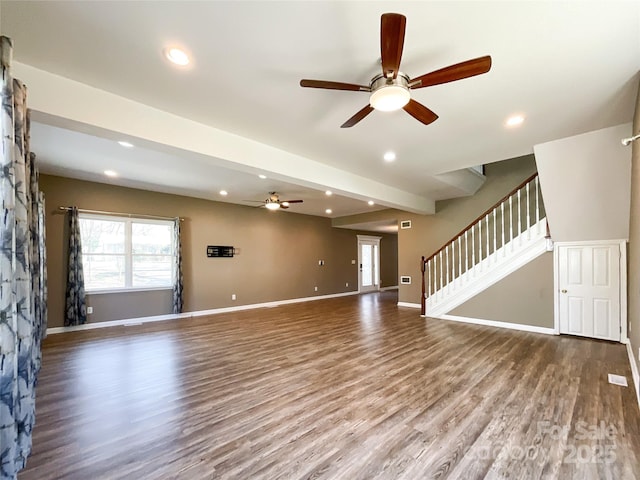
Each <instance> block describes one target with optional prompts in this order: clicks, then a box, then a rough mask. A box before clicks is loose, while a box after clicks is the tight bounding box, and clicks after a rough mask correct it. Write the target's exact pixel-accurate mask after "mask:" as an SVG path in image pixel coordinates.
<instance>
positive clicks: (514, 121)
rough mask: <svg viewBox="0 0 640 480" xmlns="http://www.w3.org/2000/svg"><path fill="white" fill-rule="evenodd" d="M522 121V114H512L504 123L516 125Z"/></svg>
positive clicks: (511, 125) (509, 125)
mask: <svg viewBox="0 0 640 480" xmlns="http://www.w3.org/2000/svg"><path fill="white" fill-rule="evenodd" d="M522 122H524V117H523V116H522V115H513V116H511V117H509V118H508V119H507V121H506V122H505V125H506V126H507V127H517V126H518V125H521V124H522Z"/></svg>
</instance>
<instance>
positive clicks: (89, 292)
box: [84, 287, 173, 295]
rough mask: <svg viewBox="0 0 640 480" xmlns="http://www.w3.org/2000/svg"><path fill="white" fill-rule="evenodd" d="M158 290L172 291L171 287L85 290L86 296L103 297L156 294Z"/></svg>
mask: <svg viewBox="0 0 640 480" xmlns="http://www.w3.org/2000/svg"><path fill="white" fill-rule="evenodd" d="M158 290H173V287H150V288H142V287H133V288H110V289H109V288H105V289H100V290H85V292H84V293H85V294H86V295H103V294H111V293H137V292H156V291H158Z"/></svg>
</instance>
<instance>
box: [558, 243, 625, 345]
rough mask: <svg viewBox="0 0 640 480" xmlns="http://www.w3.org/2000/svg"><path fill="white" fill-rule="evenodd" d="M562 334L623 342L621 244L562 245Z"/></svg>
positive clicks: (559, 271)
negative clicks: (621, 329)
mask: <svg viewBox="0 0 640 480" xmlns="http://www.w3.org/2000/svg"><path fill="white" fill-rule="evenodd" d="M558 290H559V291H558V313H559V323H560V333H566V334H570V335H581V336H585V337H592V338H601V339H605V340H615V341H620V295H621V291H620V245H619V244H603V245H558Z"/></svg>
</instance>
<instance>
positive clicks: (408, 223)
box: [400, 220, 411, 228]
mask: <svg viewBox="0 0 640 480" xmlns="http://www.w3.org/2000/svg"><path fill="white" fill-rule="evenodd" d="M400 228H411V220H402V221H401V222H400Z"/></svg>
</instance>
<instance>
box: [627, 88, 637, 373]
mask: <svg viewBox="0 0 640 480" xmlns="http://www.w3.org/2000/svg"><path fill="white" fill-rule="evenodd" d="M633 133H634V134H638V133H640V88H639V90H638V99H637V101H636V113H635V117H634V120H633ZM632 145H633V146H632V147H631V149H632V154H631V157H632V160H631V161H632V166H631V215H630V217H629V218H630V220H629V252H628V253H629V257H628V262H629V264H628V272H629V273H628V290H627V292H628V299H629V303H628V314H629V340H630V341H631V350H632V352H633V358H634V360H635V362H636V365H637V366H638V367H640V362H639V361H638V355H639V352H638V349H640V141H635V142H633V144H632Z"/></svg>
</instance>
